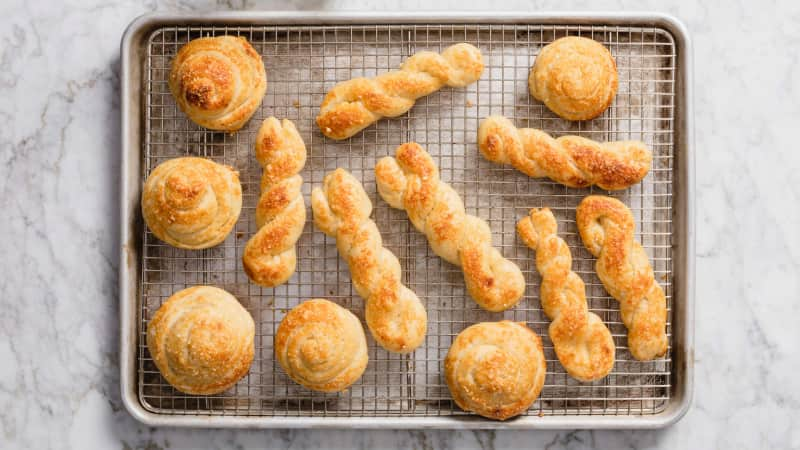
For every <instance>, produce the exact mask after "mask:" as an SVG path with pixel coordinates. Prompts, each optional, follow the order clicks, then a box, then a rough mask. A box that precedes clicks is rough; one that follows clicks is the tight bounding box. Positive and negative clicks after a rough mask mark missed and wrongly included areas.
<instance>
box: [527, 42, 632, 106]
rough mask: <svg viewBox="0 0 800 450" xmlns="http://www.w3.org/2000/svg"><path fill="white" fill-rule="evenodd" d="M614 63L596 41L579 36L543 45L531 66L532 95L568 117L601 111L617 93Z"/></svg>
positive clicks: (608, 53)
mask: <svg viewBox="0 0 800 450" xmlns="http://www.w3.org/2000/svg"><path fill="white" fill-rule="evenodd" d="M617 84H618V81H617V64H616V63H615V62H614V58H613V57H612V56H611V52H609V51H608V49H607V48H605V47H604V46H603V45H602V44H600V43H599V42H597V41H595V40H592V39H587V38H583V37H578V36H568V37H563V38H561V39H556V40H555V41H553V42H551V43H550V44H548V45H546V46H545V47H544V48H543V49H542V51H541V53H539V56H537V57H536V61H535V62H534V64H533V68H531V73H530V75H529V76H528V87H529V89H530V91H531V95H532V96H533V97H534V98H536V99H537V100H541V101H542V102H543V103H544V104H545V105H546V106H547V107H548V108H550V110H551V111H553V112H554V113H556V114H558V115H559V116H561V118H563V119H567V120H589V119H594V118H595V117H597V116H599V115H600V114H603V111H605V110H606V109H608V107H609V106H610V105H611V102H612V101H613V100H614V96H615V95H617Z"/></svg>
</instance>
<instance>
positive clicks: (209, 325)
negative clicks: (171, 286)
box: [147, 286, 255, 395]
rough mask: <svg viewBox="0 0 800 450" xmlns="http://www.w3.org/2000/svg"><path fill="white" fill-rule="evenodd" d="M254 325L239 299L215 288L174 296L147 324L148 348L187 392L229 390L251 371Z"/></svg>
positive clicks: (170, 378) (172, 381)
mask: <svg viewBox="0 0 800 450" xmlns="http://www.w3.org/2000/svg"><path fill="white" fill-rule="evenodd" d="M254 336H255V324H254V323H253V318H252V317H251V316H250V313H248V312H247V310H245V309H244V308H243V307H242V305H240V304H239V302H238V301H237V300H236V298H235V297H234V296H232V295H231V294H229V293H228V292H226V291H224V290H222V289H219V288H216V287H213V286H195V287H190V288H187V289H183V290H181V291H178V292H176V293H175V294H173V295H172V296H171V297H170V298H169V299H167V301H166V302H164V304H163V305H161V307H160V308H158V311H156V313H155V315H154V316H153V319H152V320H151V321H150V323H149V325H148V326H147V348H148V350H149V351H150V355H151V356H152V358H153V362H154V363H155V364H156V367H158V370H159V371H160V372H161V375H163V376H164V379H165V380H167V382H168V383H169V384H171V385H172V386H174V387H175V389H177V390H179V391H181V392H185V393H187V394H196V395H210V394H217V393H219V392H222V391H225V390H227V389H228V388H230V387H231V386H233V385H234V384H236V382H237V381H239V379H241V378H242V377H243V376H244V375H245V374H246V373H247V371H248V370H249V369H250V363H251V362H252V361H253V355H254V352H255V350H254V343H253V340H254Z"/></svg>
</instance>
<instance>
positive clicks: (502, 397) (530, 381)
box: [444, 320, 547, 420]
mask: <svg viewBox="0 0 800 450" xmlns="http://www.w3.org/2000/svg"><path fill="white" fill-rule="evenodd" d="M546 373H547V363H546V361H545V359H544V352H543V351H542V340H541V339H539V336H537V335H536V333H534V332H533V331H532V330H531V329H530V328H528V327H526V326H525V324H524V323H518V322H511V321H508V320H504V321H502V322H482V323H477V324H475V325H472V326H470V327H469V328H467V329H465V330H464V331H462V332H461V333H459V335H458V336H457V337H456V339H455V341H453V345H451V346H450V350H449V351H448V352H447V357H446V358H445V360H444V376H445V381H446V382H447V387H448V388H449V389H450V394H451V395H452V396H453V400H455V402H456V404H457V405H458V406H459V407H460V408H461V409H463V410H466V411H470V412H474V413H476V414H480V415H481V416H484V417H488V418H490V419H497V420H505V419H508V418H509V417H514V416H516V415H519V414H522V413H523V412H525V411H526V410H527V409H528V408H530V406H531V405H532V404H533V402H534V401H535V400H536V398H538V397H539V393H540V392H541V391H542V386H544V377H545V374H546Z"/></svg>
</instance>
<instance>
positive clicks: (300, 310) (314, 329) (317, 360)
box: [275, 299, 368, 392]
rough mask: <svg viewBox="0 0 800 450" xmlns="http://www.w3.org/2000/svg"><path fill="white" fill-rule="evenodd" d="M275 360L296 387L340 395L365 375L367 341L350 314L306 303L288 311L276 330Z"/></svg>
mask: <svg viewBox="0 0 800 450" xmlns="http://www.w3.org/2000/svg"><path fill="white" fill-rule="evenodd" d="M275 358H276V359H277V360H278V363H280V365H281V367H283V370H284V371H285V372H286V374H287V375H289V377H290V378H291V379H292V380H294V381H295V382H296V383H298V384H300V385H302V386H305V387H307V388H308V389H312V390H315V391H321V392H339V391H343V390H345V389H347V388H348V387H349V386H350V385H351V384H353V383H355V382H356V380H358V379H359V378H361V375H362V374H363V373H364V369H366V367H367V359H368V358H367V338H366V336H365V335H364V328H363V327H362V326H361V322H359V321H358V318H357V317H356V316H355V315H353V313H351V312H350V311H348V310H346V309H344V308H342V307H341V306H339V305H337V304H336V303H333V302H330V301H328V300H323V299H313V300H308V301H305V302H303V303H301V304H300V305H298V306H296V307H295V308H294V309H292V310H291V311H289V313H288V314H287V315H286V317H284V318H283V320H282V321H281V324H280V325H279V326H278V332H277V333H275Z"/></svg>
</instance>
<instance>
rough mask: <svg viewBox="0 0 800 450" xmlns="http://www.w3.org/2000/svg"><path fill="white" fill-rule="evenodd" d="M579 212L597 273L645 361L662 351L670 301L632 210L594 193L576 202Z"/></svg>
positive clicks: (636, 353)
mask: <svg viewBox="0 0 800 450" xmlns="http://www.w3.org/2000/svg"><path fill="white" fill-rule="evenodd" d="M576 217H577V218H576V221H577V224H578V232H580V235H581V239H582V240H583V244H584V245H585V246H586V248H587V249H589V251H590V252H591V253H592V254H593V255H594V256H596V257H597V264H596V266H595V270H597V276H598V277H599V278H600V281H601V282H602V283H603V286H604V287H605V288H606V290H607V291H608V293H609V294H611V296H612V297H614V298H615V299H617V301H619V305H620V313H621V315H622V322H623V323H624V324H625V326H626V327H628V349H629V350H630V352H631V354H632V355H633V357H634V358H636V359H638V360H641V361H647V360H651V359H655V358H658V357H661V356H663V355H664V354H665V353H666V351H667V345H668V340H667V334H666V323H667V301H666V298H665V296H664V290H663V289H662V288H661V286H659V285H658V283H657V282H656V280H655V275H654V273H653V268H652V267H651V266H650V261H649V260H648V258H647V253H645V251H644V249H643V248H642V246H641V244H639V243H638V242H636V241H635V240H634V227H635V222H634V219H633V214H632V213H631V211H630V210H629V209H628V207H626V206H625V205H624V204H623V203H622V202H620V201H619V200H617V199H614V198H611V197H605V196H602V195H590V196H588V197H586V198H584V199H583V200H582V201H581V203H580V204H579V205H578V209H577V214H576Z"/></svg>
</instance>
